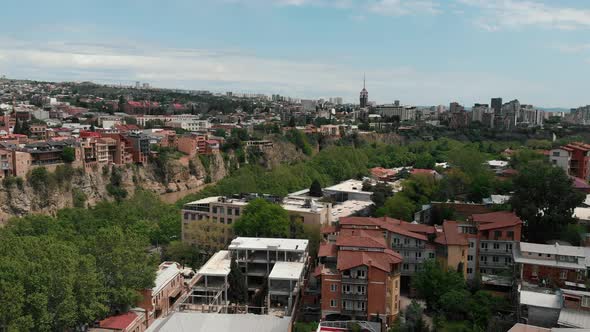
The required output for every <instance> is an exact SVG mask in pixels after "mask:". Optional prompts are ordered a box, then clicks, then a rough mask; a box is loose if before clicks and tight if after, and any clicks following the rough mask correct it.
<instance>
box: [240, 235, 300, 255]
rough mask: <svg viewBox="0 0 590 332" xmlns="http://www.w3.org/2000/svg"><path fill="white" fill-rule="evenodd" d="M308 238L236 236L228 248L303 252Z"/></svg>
mask: <svg viewBox="0 0 590 332" xmlns="http://www.w3.org/2000/svg"><path fill="white" fill-rule="evenodd" d="M308 243H309V240H300V239H272V238H259V237H237V238H235V239H234V240H233V241H231V244H230V245H229V249H230V250H232V249H234V250H235V249H251V250H267V249H270V250H278V251H298V252H304V251H305V250H306V249H307V245H308Z"/></svg>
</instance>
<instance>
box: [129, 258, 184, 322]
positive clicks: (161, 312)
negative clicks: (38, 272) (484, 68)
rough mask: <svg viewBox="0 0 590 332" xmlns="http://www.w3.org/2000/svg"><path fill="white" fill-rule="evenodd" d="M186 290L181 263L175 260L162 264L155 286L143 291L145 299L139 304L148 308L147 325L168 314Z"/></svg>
mask: <svg viewBox="0 0 590 332" xmlns="http://www.w3.org/2000/svg"><path fill="white" fill-rule="evenodd" d="M184 291H185V289H184V277H183V275H182V273H181V266H180V264H178V263H175V262H163V263H162V264H160V266H159V268H158V271H157V272H156V280H155V282H154V287H153V288H152V289H146V290H143V291H142V295H143V300H142V301H141V302H140V304H139V306H140V307H141V308H143V309H145V310H146V313H147V325H150V324H151V323H152V322H153V321H154V320H156V319H158V318H160V317H165V316H167V315H168V314H169V313H170V312H171V311H172V309H173V306H174V304H175V303H176V302H177V300H178V299H180V298H181V296H182V293H183V292H184Z"/></svg>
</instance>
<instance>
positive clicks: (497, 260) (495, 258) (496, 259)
mask: <svg viewBox="0 0 590 332" xmlns="http://www.w3.org/2000/svg"><path fill="white" fill-rule="evenodd" d="M499 261H500V257H498V256H493V257H492V262H494V263H498V262H499Z"/></svg>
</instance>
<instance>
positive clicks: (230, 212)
mask: <svg viewBox="0 0 590 332" xmlns="http://www.w3.org/2000/svg"><path fill="white" fill-rule="evenodd" d="M232 211H233V209H232V208H230V207H228V208H227V214H228V215H230V216H231V215H232Z"/></svg>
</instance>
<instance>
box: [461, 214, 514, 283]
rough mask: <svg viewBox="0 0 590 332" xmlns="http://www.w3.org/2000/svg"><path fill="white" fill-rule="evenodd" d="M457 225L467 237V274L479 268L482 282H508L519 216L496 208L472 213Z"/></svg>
mask: <svg viewBox="0 0 590 332" xmlns="http://www.w3.org/2000/svg"><path fill="white" fill-rule="evenodd" d="M458 227H459V229H460V232H461V233H463V234H465V236H467V238H468V241H469V248H468V252H467V255H468V256H467V278H468V279H474V278H476V277H477V275H478V272H479V275H480V276H481V279H482V283H484V284H489V285H496V286H510V285H511V283H512V270H513V265H514V264H513V260H512V249H513V248H514V246H515V244H517V243H518V242H520V238H521V230H522V220H520V218H518V216H517V215H516V214H514V213H513V212H508V211H499V212H490V213H483V214H474V215H472V216H471V217H469V218H468V220H467V222H465V223H459V225H458Z"/></svg>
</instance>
